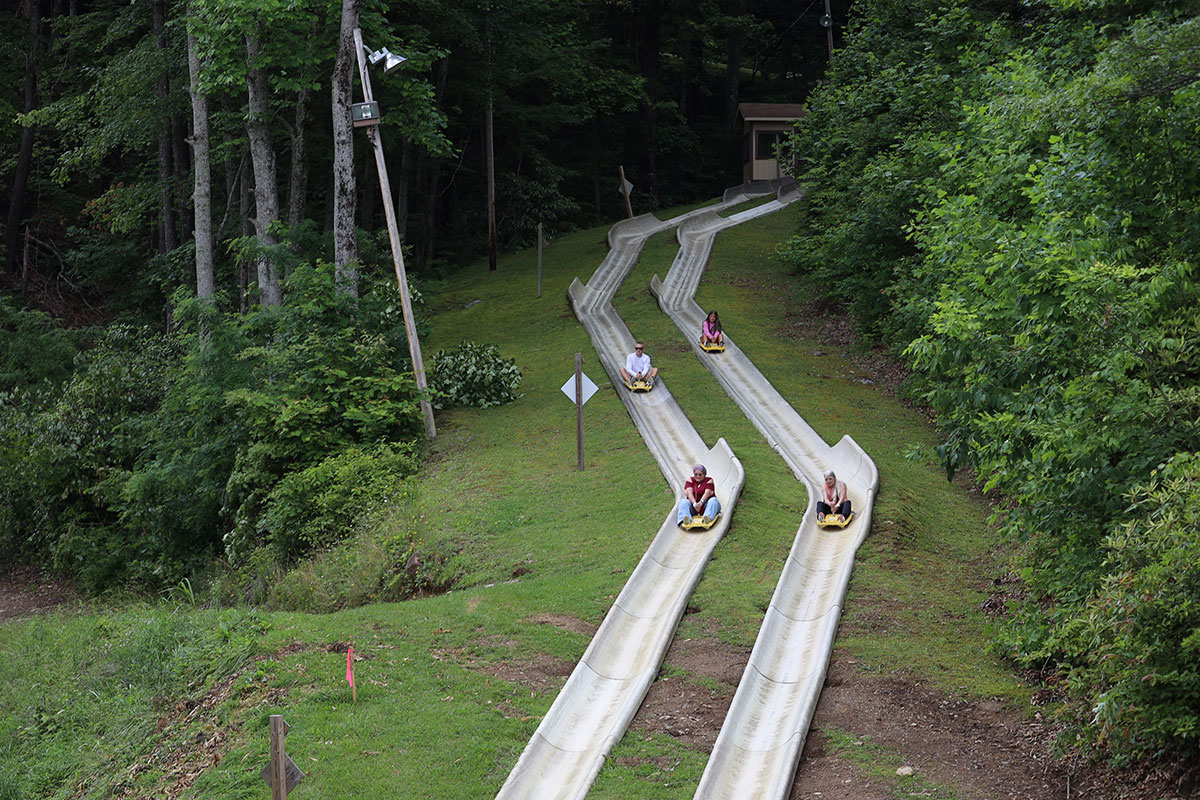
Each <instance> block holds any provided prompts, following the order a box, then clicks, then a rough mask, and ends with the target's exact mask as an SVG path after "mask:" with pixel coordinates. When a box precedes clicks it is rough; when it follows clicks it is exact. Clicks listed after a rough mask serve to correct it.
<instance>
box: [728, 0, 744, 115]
mask: <svg viewBox="0 0 1200 800" xmlns="http://www.w3.org/2000/svg"><path fill="white" fill-rule="evenodd" d="M745 12H746V0H728V3H727V4H726V13H727V14H728V15H729V17H730V20H731V24H730V26H729V30H728V31H727V33H726V39H725V123H726V124H727V125H728V126H730V127H731V128H732V127H733V123H734V122H736V121H737V107H738V99H739V96H740V94H741V89H742V86H741V82H742V50H743V48H744V46H745V42H746V31H745V29H744V28H743V27H742V21H741V20H740V19H738V17H740V16H741V15H742V14H744V13H745Z"/></svg>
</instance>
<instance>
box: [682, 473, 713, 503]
mask: <svg viewBox="0 0 1200 800" xmlns="http://www.w3.org/2000/svg"><path fill="white" fill-rule="evenodd" d="M688 489H691V490H692V497H694V498H696V499H695V500H694V501H693V502H697V503H698V502H700V498H702V497H704V493H705V492H712V493H713V495H714V496H716V493H717V486H716V484H714V483H713V479H712V478H710V477H709V476H707V475H705V476H704V477H703V478H697V477H696V476H694V475H693V476H692V477H690V478H688V479H687V483H685V484H683V493H684V494H685V495H686V494H687V490H688Z"/></svg>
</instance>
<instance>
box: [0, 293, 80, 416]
mask: <svg viewBox="0 0 1200 800" xmlns="http://www.w3.org/2000/svg"><path fill="white" fill-rule="evenodd" d="M0 331H3V335H2V336H0V392H7V391H12V390H14V389H23V388H26V387H29V386H34V385H36V384H39V383H41V382H43V381H46V382H53V383H59V382H61V381H63V380H64V379H66V378H67V377H68V376H69V375H70V374H71V362H72V360H73V359H74V358H75V354H76V353H78V352H79V347H80V345H81V344H82V343H83V341H84V339H85V338H86V337H87V336H88V335H89V332H88V331H79V330H67V329H65V328H61V327H59V326H58V325H57V324H55V322H54V320H53V319H51V318H50V317H49V316H48V315H46V314H43V313H41V312H39V311H21V310H18V309H17V308H16V307H15V306H14V305H13V303H12V301H11V300H9V299H8V298H7V297H0Z"/></svg>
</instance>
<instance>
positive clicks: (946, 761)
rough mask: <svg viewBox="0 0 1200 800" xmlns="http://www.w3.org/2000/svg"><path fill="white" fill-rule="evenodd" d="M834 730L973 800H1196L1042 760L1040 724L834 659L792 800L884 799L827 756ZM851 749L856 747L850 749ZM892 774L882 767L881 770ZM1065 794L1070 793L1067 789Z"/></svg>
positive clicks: (1152, 779)
mask: <svg viewBox="0 0 1200 800" xmlns="http://www.w3.org/2000/svg"><path fill="white" fill-rule="evenodd" d="M834 731H840V732H845V733H849V734H850V735H851V736H854V737H860V738H858V739H856V740H855V741H860V742H863V744H864V746H865V744H866V743H867V742H870V743H871V744H874V745H881V746H883V747H885V748H887V749H888V750H891V751H894V752H896V753H898V754H899V757H900V758H901V759H902V760H903V764H898V765H897V766H909V767H912V768H913V770H914V774H916V775H917V776H918V777H920V778H923V779H924V780H925V781H926V782H928V783H931V784H937V785H940V786H944V787H948V788H950V789H951V790H953V791H954V792H956V793H957V794H956V796H958V797H962V798H972V799H973V800H993V799H994V798H1013V799H1014V800H1058V799H1059V798H1066V797H1080V798H1103V800H1118V798H1120V799H1122V800H1185V798H1192V797H1196V796H1197V795H1195V794H1192V793H1188V792H1187V791H1186V790H1183V789H1181V788H1180V787H1179V786H1177V785H1172V784H1171V781H1170V780H1169V779H1168V778H1167V777H1166V776H1162V775H1153V774H1138V773H1122V774H1113V773H1110V772H1107V771H1106V770H1103V769H1100V768H1085V767H1083V766H1082V765H1080V764H1077V763H1073V762H1068V761H1061V760H1057V759H1055V758H1053V757H1052V756H1051V755H1050V748H1051V743H1052V740H1053V738H1054V735H1055V733H1056V731H1055V729H1054V727H1053V726H1052V725H1050V724H1048V723H1045V722H1044V721H1042V720H1041V718H1040V715H1039V716H1037V717H1036V718H1034V719H1032V720H1029V719H1025V718H1023V717H1021V716H1019V715H1018V714H1016V713H1015V712H1014V711H1013V710H1012V709H1009V708H1008V707H1006V706H1005V705H1004V704H1003V703H1001V702H999V701H997V700H974V701H970V700H962V699H957V698H952V697H947V696H945V695H942V694H940V693H939V692H937V691H935V690H933V689H931V688H929V687H928V686H925V685H923V684H921V683H920V682H914V681H912V680H909V679H905V678H899V677H883V676H877V675H864V674H862V673H859V672H856V671H855V668H854V661H853V660H852V659H850V658H849V657H847V656H845V655H844V654H841V653H835V655H834V659H833V661H832V662H831V664H830V668H829V672H828V674H827V676H826V681H825V686H824V689H823V690H822V692H821V699H820V702H819V703H818V705H817V710H816V714H815V715H814V717H813V727H812V730H811V731H810V732H809V737H808V741H807V742H806V744H805V749H804V753H803V756H802V758H801V761H800V766H799V769H798V770H797V772H796V781H795V783H794V784H793V787H792V793H791V795H790V798H791V800H809V799H811V798H820V800H862V799H863V798H867V800H872V798H876V797H879V798H884V797H891V796H892V795H890V794H888V793H887V791H886V790H885V789H883V788H881V787H880V783H881V782H882V781H881V780H880V779H879V778H877V777H875V776H869V775H867V774H865V773H864V772H862V771H860V770H858V769H857V768H856V767H855V766H853V763H852V761H851V760H849V759H846V758H843V757H842V756H841V755H840V754H838V753H837V752H831V749H830V747H829V746H828V741H829V740H828V738H827V735H829V734H832V733H833V732H834ZM851 746H852V747H853V746H855V745H853V744H852V745H851ZM888 769H889V770H890V769H891V766H890V765H889V766H888ZM1068 787H1069V788H1068Z"/></svg>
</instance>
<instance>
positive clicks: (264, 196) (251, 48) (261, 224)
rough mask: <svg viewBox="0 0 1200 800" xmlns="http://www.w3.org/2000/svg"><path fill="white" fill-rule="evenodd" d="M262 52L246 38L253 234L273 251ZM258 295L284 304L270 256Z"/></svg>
mask: <svg viewBox="0 0 1200 800" xmlns="http://www.w3.org/2000/svg"><path fill="white" fill-rule="evenodd" d="M260 56H261V48H260V44H259V41H258V38H257V36H252V35H247V36H246V65H247V69H248V71H247V73H246V88H247V90H248V96H249V118H248V120H247V123H246V132H247V134H249V136H250V161H251V163H253V165H254V214H255V216H254V230H255V234H256V235H257V236H258V242H259V245H260V246H261V247H263V248H267V249H268V250H269V249H270V248H273V247H274V246H275V245H277V244H279V237H278V236H276V235H275V234H274V233H273V232H272V231H271V225H272V224H273V223H275V222H277V221H278V220H279V182H278V179H277V178H276V175H275V147H274V145H272V144H271V130H270V127H269V125H268V124H267V120H268V119H269V117H270V96H269V87H268V85H267V73H266V70H264V69H263V67H262V65H261V64H260V63H259V61H260ZM258 294H259V303H260V304H262V305H263V306H267V307H269V306H279V305H282V304H283V292H282V290H281V289H280V286H279V274H278V272H277V271H276V269H275V262H274V259H273V257H272V256H271V255H270V253H263V254H262V255H261V256H260V257H259V259H258Z"/></svg>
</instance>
